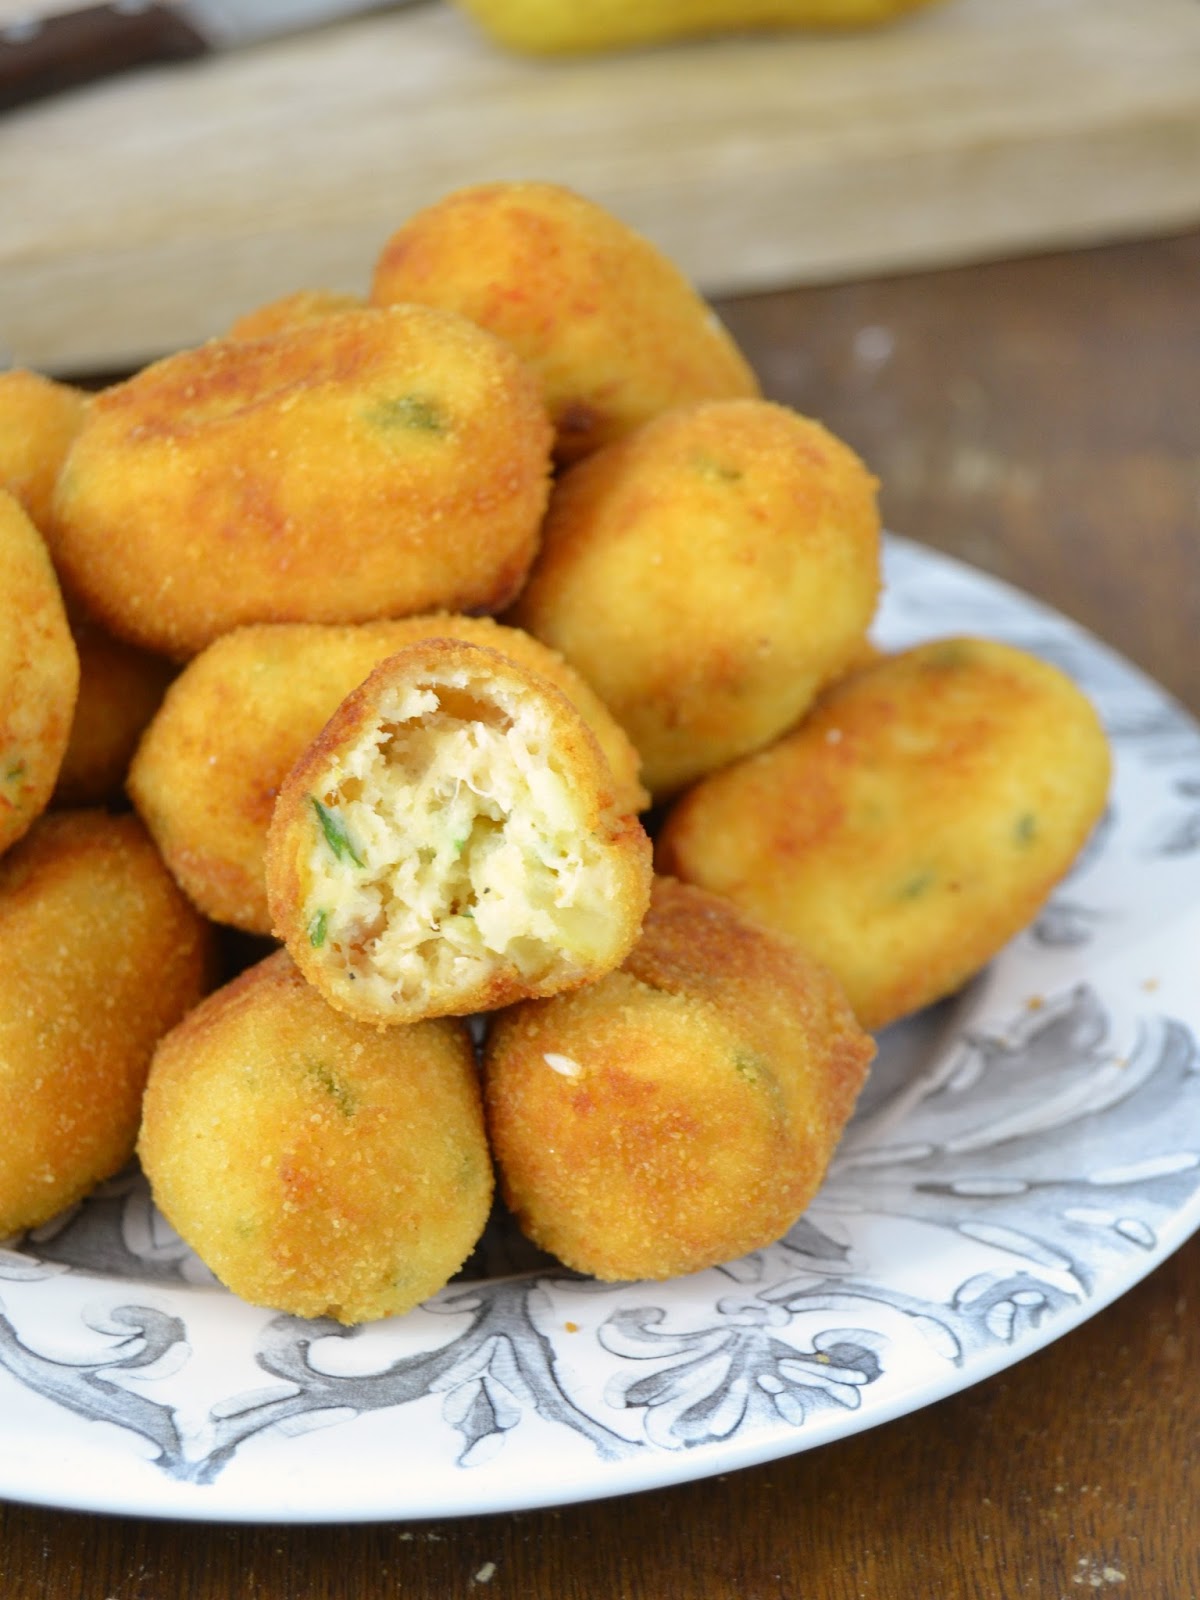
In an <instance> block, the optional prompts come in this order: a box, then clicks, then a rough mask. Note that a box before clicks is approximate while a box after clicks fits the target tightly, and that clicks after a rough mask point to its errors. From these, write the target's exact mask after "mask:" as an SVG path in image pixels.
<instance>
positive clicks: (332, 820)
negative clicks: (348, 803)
mask: <svg viewBox="0 0 1200 1600" xmlns="http://www.w3.org/2000/svg"><path fill="white" fill-rule="evenodd" d="M309 798H310V799H311V800H312V803H313V808H314V810H315V811H316V813H317V820H318V821H319V822H320V824H321V832H322V833H323V834H324V835H325V843H326V844H327V845H328V846H329V848H330V849H331V850H332V851H333V853H334V855H335V856H336V857H337V858H338V860H339V861H353V863H354V865H355V866H356V867H361V866H362V865H363V861H362V857H361V856H360V855H359V853H358V851H357V850H356V849H355V848H354V846H353V845H352V844H351V843H350V835H349V834H348V833H347V832H346V824H345V823H344V822H343V821H342V819H341V817H339V816H338V814H337V812H336V811H331V810H330V809H329V807H328V806H324V805H322V804H321V802H320V801H319V800H318V799H317V797H316V795H315V794H314V795H310V796H309Z"/></svg>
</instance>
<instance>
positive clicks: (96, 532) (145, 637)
mask: <svg viewBox="0 0 1200 1600" xmlns="http://www.w3.org/2000/svg"><path fill="white" fill-rule="evenodd" d="M550 440H551V430H550V424H549V422H548V420H547V417H546V414H545V409H544V407H543V406H542V403H541V400H540V398H539V396H538V393H537V386H536V384H535V382H534V380H533V378H532V377H531V376H530V374H529V373H528V372H527V371H526V370H525V369H524V367H523V366H522V365H521V363H520V362H519V361H518V360H517V358H516V357H515V356H514V355H513V353H512V352H511V351H510V350H509V349H508V348H507V346H505V345H504V344H502V343H501V341H500V340H499V339H496V338H494V337H493V336H492V335H491V334H489V333H485V332H483V331H482V330H481V329H479V328H476V327H474V326H472V324H471V323H469V322H467V321H465V320H464V319H463V318H461V317H456V316H454V315H453V314H451V313H450V312H443V311H437V310H433V309H431V308H430V307H427V306H396V307H393V308H391V309H389V310H377V309H364V310H362V311H345V312H341V313H337V314H333V315H329V316H324V317H320V318H317V319H315V320H312V321H309V322H306V323H302V324H299V325H296V326H293V327H290V328H287V329H285V330H283V331H281V332H279V333H277V334H275V335H273V336H272V337H270V338H262V339H254V340H245V341H243V340H237V339H215V340H213V341H211V342H210V343H209V344H206V345H203V346H202V347H201V348H200V349H198V350H188V351H184V352H182V353H181V354H179V355H175V356H170V357H168V358H167V359H166V360H164V361H160V362H157V363H156V364H155V365H153V366H150V367H147V368H145V369H144V370H143V371H142V372H140V373H138V374H136V376H134V377H133V378H130V379H129V380H128V382H126V383H122V384H117V385H115V386H114V387H113V388H111V389H108V390H105V391H104V392H103V393H102V394H100V395H98V396H97V397H96V398H95V400H94V401H93V402H92V404H91V405H90V406H89V408H88V412H87V416H86V419H85V421H84V425H83V427H82V429H81V430H80V432H79V434H78V435H77V437H76V439H75V442H74V444H73V446H72V448H71V451H70V453H69V454H68V456H67V460H66V462H65V464H64V467H63V470H62V473H61V474H60V476H59V480H58V487H57V490H56V493H55V502H54V513H53V516H54V529H53V546H54V553H55V560H56V562H57V563H58V564H59V566H60V568H61V569H62V571H63V572H64V574H65V577H66V580H67V582H68V583H69V585H70V587H71V589H72V592H73V593H77V594H78V595H79V596H80V598H81V599H82V601H83V602H84V603H85V604H86V606H87V608H88V610H89V611H90V612H91V613H92V614H93V615H94V616H95V617H96V619H97V620H99V621H100V622H102V623H103V624H104V625H105V626H107V627H108V628H109V629H110V630H111V631H112V632H113V633H115V634H117V635H118V636H120V637H122V638H126V639H129V640H130V641H131V642H132V643H134V644H140V645H142V646H144V647H145V648H147V649H149V650H156V651H160V652H161V653H163V654H165V655H169V656H172V657H175V658H181V659H182V658H186V657H188V656H192V655H195V654H196V653H197V652H198V651H199V650H201V649H203V648H204V646H205V645H206V644H209V643H210V642H211V641H212V640H213V639H214V638H216V637H218V636H219V635H220V634H222V633H226V632H228V631H229V630H230V629H231V628H233V627H236V626H237V625H239V624H241V623H246V622H291V621H304V622H360V621H365V620H367V619H370V618H375V617H388V616H406V615H409V614H413V613H416V612H420V611H428V610H432V609H438V608H444V609H447V610H472V609H479V610H485V611H490V610H497V609H499V608H500V607H502V606H503V605H505V604H507V603H508V602H509V601H510V600H511V599H512V598H513V597H514V595H515V594H516V592H517V590H518V588H519V587H520V585H521V583H522V581H523V579H524V577H525V573H526V571H527V569H528V567H529V564H530V562H531V560H532V558H533V555H534V552H535V550H536V547H537V539H538V529H539V526H540V523H541V519H542V514H543V511H544V508H545V503H546V496H547V492H548V481H549V477H548V475H549V460H550V456H549V451H550Z"/></svg>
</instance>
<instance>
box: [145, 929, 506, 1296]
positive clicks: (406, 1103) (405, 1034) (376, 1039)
mask: <svg viewBox="0 0 1200 1600" xmlns="http://www.w3.org/2000/svg"><path fill="white" fill-rule="evenodd" d="M138 1154H139V1156H140V1157H141V1162H142V1166H143V1168H144V1169H145V1172H146V1174H147V1176H148V1178H149V1179H150V1185H151V1190H152V1192H153V1195H154V1200H155V1202H156V1204H157V1205H158V1206H159V1208H160V1210H161V1211H162V1212H163V1213H164V1215H165V1216H166V1217H167V1218H168V1219H169V1221H170V1222H171V1224H172V1226H173V1227H174V1228H175V1229H176V1230H177V1232H178V1233H179V1234H180V1235H181V1236H182V1237H183V1238H184V1239H185V1240H186V1241H187V1242H188V1244H190V1245H191V1247H192V1249H193V1250H195V1252H196V1254H197V1255H198V1256H200V1258H201V1260H202V1261H204V1262H205V1264H206V1265H207V1266H208V1267H209V1268H211V1270H212V1271H213V1272H215V1273H216V1275H217V1277H218V1278H220V1280H221V1281H222V1283H224V1284H225V1285H226V1286H227V1287H228V1288H230V1289H232V1290H233V1292H234V1293H235V1294H237V1295H240V1296H241V1297H242V1299H244V1300H249V1301H251V1302H253V1303H254V1304H256V1305H265V1306H271V1307H273V1308H274V1309H275V1310H278V1311H287V1312H290V1313H291V1314H292V1315H293V1316H299V1317H322V1316H329V1317H336V1318H337V1319H338V1320H339V1321H340V1322H345V1323H353V1322H367V1321H371V1320H373V1319H375V1318H378V1317H388V1316H395V1315H398V1314H399V1313H401V1312H404V1311H408V1310H410V1309H411V1308H412V1307H413V1306H415V1305H417V1304H418V1303H419V1302H420V1301H422V1300H425V1299H427V1298H428V1297H429V1296H430V1295H432V1294H434V1293H436V1291H437V1290H438V1289H440V1288H441V1287H442V1286H443V1285H444V1284H445V1283H446V1282H447V1281H448V1280H449V1279H450V1278H451V1277H452V1276H453V1274H454V1273H455V1272H456V1271H457V1270H458V1268H459V1267H460V1266H461V1265H462V1264H463V1262H464V1261H465V1260H466V1258H467V1256H468V1255H469V1254H470V1253H471V1250H472V1249H473V1247H474V1245H475V1242H476V1240H477V1239H478V1238H479V1235H480V1234H481V1233H482V1231H483V1227H484V1224H485V1222H486V1221H487V1217H488V1210H489V1207H490V1204H491V1197H492V1166H491V1159H490V1156H489V1154H488V1147H487V1139H486V1137H485V1134H484V1129H483V1115H482V1111H481V1109H480V1103H479V1083H478V1077H477V1073H476V1068H475V1060H474V1052H473V1049H472V1046H471V1041H470V1037H469V1035H468V1032H467V1029H466V1027H465V1025H464V1024H463V1023H461V1022H458V1021H453V1020H448V1019H439V1020H437V1021H431V1022H419V1023H415V1024H414V1025H413V1026H412V1027H409V1028H389V1029H386V1030H381V1029H376V1028H370V1027H367V1026H366V1025H364V1024H363V1023H361V1022H355V1021H352V1020H351V1019H350V1018H348V1017H343V1016H339V1014H338V1013H337V1012H336V1011H334V1010H332V1009H331V1008H330V1007H329V1006H327V1005H326V1004H325V1002H324V1001H323V1000H322V999H321V997H320V995H319V994H317V992H316V990H315V989H313V988H311V987H310V986H309V985H308V984H307V983H305V981H304V979H303V978H302V977H301V976H300V975H299V973H298V972H297V971H296V969H295V967H294V966H293V964H292V962H291V961H290V960H289V958H288V956H287V954H286V952H285V951H278V952H276V954H275V955H273V956H269V957H268V958H267V959H266V960H265V961H262V962H260V963H259V964H258V965H257V966H255V967H252V968H250V969H249V970H248V971H247V972H244V973H243V974H242V975H241V976H240V977H239V978H236V979H234V981H233V982H232V983H230V984H227V985H226V986H225V987H224V988H223V989H219V990H217V991H216V993H215V994H213V995H210V996H209V998H208V999H207V1000H206V1001H205V1002H204V1004H203V1005H201V1006H199V1007H198V1008H197V1009H196V1010H195V1011H193V1012H192V1014H191V1015H190V1016H189V1017H188V1018H186V1019H185V1021H184V1022H183V1023H181V1024H180V1026H179V1027H178V1028H176V1029H175V1030H174V1032H173V1033H171V1034H170V1035H168V1037H167V1038H166V1039H164V1040H163V1042H162V1044H161V1045H160V1046H159V1048H158V1051H157V1052H156V1054H155V1057H154V1065H153V1067H152V1069H151V1073H150V1082H149V1084H148V1086H147V1090H146V1099H145V1113H144V1117H143V1121H142V1131H141V1136H140V1139H139V1142H138Z"/></svg>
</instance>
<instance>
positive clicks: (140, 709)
mask: <svg viewBox="0 0 1200 1600" xmlns="http://www.w3.org/2000/svg"><path fill="white" fill-rule="evenodd" d="M71 636H72V638H73V639H74V641H75V649H76V651H77V652H78V655H79V695H78V698H77V699H76V701H75V715H74V717H73V718H72V721H71V732H70V735H69V737H68V739H67V748H66V750H65V751H64V752H63V758H62V765H61V766H60V767H59V770H58V780H57V782H56V783H55V786H54V794H53V797H52V800H51V804H53V805H56V806H75V807H78V806H96V805H105V804H108V803H110V802H119V801H120V799H121V796H122V792H123V790H124V786H125V778H126V775H127V773H128V771H129V764H130V762H131V761H132V760H133V753H134V751H135V750H136V749H137V745H138V740H139V739H140V738H141V736H142V733H143V731H144V730H145V728H146V726H147V724H148V723H149V721H150V719H151V718H152V717H153V716H154V714H155V712H156V711H157V710H158V708H159V706H160V705H161V703H162V697H163V695H164V694H165V692H166V688H167V685H168V683H170V681H171V679H172V677H173V676H174V671H175V669H174V667H173V665H172V663H171V662H169V661H167V660H166V659H165V658H164V657H162V656H156V655H152V654H151V653H150V652H149V651H147V650H139V649H138V648H137V646H136V645H132V644H126V643H125V642H124V640H123V639H114V638H113V636H112V635H111V634H110V633H107V632H106V631H105V630H104V629H103V628H101V627H98V626H97V625H96V624H95V623H92V622H88V621H87V620H86V619H84V618H82V617H73V618H72V619H71Z"/></svg>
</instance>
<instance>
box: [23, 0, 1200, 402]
mask: <svg viewBox="0 0 1200 1600" xmlns="http://www.w3.org/2000/svg"><path fill="white" fill-rule="evenodd" d="M488 177H544V178H551V179H555V180H558V181H561V182H565V183H569V184H572V185H573V186H575V187H577V188H579V189H581V190H582V191H583V192H584V193H586V194H588V195H589V196H591V197H592V198H593V199H596V200H598V201H600V202H601V203H602V204H606V205H608V206H610V207H611V208H612V209H613V210H615V211H616V212H617V213H618V215H621V216H623V217H624V218H625V219H626V220H628V221H629V222H631V223H632V224H633V225H634V226H635V227H638V228H640V229H642V230H643V231H644V232H646V233H647V234H649V235H650V236H651V237H652V238H654V239H655V240H656V241H657V242H658V243H659V244H661V245H662V246H663V247H664V248H665V249H666V250H667V251H668V253H669V254H671V255H672V256H673V257H674V258H675V259H676V260H677V261H678V262H679V264H680V265H681V266H682V267H683V268H684V270H685V271H686V272H687V273H688V274H689V275H690V276H691V277H693V278H694V279H695V280H696V281H697V282H698V283H699V284H700V286H701V287H702V288H703V289H705V290H706V291H707V292H709V293H712V294H722V293H730V292H733V291H743V290H747V289H759V288H764V287H771V286H777V285H786V284H790V283H798V282H814V281H819V280H830V279H837V278H841V277H850V276H855V275H863V274H874V273H878V272H883V271H887V270H890V269H894V268H898V267H912V266H926V265H934V264H941V263H946V262H954V261H965V260H972V259H983V258H987V257H993V256H998V255H1005V254H1009V253H1015V252H1017V251H1019V250H1024V249H1027V248H1029V247H1043V246H1048V245H1053V244H1061V243H1067V242H1085V241H1092V240H1099V239H1105V238H1115V237H1120V236H1128V235H1137V234H1148V233H1152V232H1158V231H1166V230H1169V229H1171V228H1174V227H1177V226H1180V225H1184V224H1187V223H1189V222H1191V221H1195V220H1200V5H1197V4H1196V0H951V3H950V4H947V5H945V6H944V7H941V8H935V9H933V10H931V11H929V12H925V13H921V14H919V15H916V16H914V17H911V18H909V19H906V20H905V21H904V22H903V23H901V24H899V25H896V26H894V27H891V28H888V29H885V30H882V31H877V32H871V33H866V34H857V35H854V36H851V37H813V36H800V35H775V36H771V37H738V38H729V39H724V40H719V41H706V42H701V43H696V44H682V45H674V46H670V47H664V48H662V49H658V50H648V51H641V52H635V53H631V54H627V55H622V56H611V57H607V58H603V59H587V60H582V61H561V62H554V61H545V62H538V61H532V60H524V59H520V58H517V57H515V56H510V55H506V54H504V53H503V52H502V51H500V50H499V48H498V47H495V46H493V45H492V44H490V43H489V42H488V41H487V40H486V39H485V38H484V37H483V36H482V35H480V34H479V32H478V31H477V30H476V29H474V28H473V27H472V25H471V24H470V23H469V22H468V21H467V19H465V18H464V17H462V16H460V15H459V14H457V13H456V12H454V11H452V10H451V9H449V8H448V7H446V6H442V5H418V6H415V7H413V8H412V9H411V10H407V9H402V10H399V11H396V12H392V13H389V14H386V15H382V16H375V17H369V18H364V19H360V20H357V21H354V22H351V23H344V24H340V25H338V26H336V27H332V28H327V29H324V30H321V31H318V32H315V33H310V34H306V35H303V36H299V37H296V38H293V39H289V40H285V41H276V42H275V43H273V44H271V45H270V46H265V47H262V48H259V49H254V50H247V51H244V52H241V53H238V54H234V55H230V56H227V57H222V58H219V59H216V60H212V61H207V62H201V63H189V64H185V65H180V66H177V67H173V68H164V69H161V70H156V71H150V72H142V73H138V74H134V75H130V76H128V77H125V78H123V79H120V80H115V81H113V82H110V83H108V84H105V85H101V86H99V87H96V88H93V89H88V90H81V91H77V92H76V93H74V94H72V95H67V96H63V97H61V98H60V99H58V100H55V101H49V102H45V103H43V104H40V105H38V106H35V107H30V108H27V109H25V110H22V111H20V112H17V113H12V114H10V115H9V116H8V117H7V118H6V119H5V120H4V122H3V124H2V125H0V364H3V362H4V360H5V359H8V360H13V361H17V362H20V363H22V364H26V365H31V366H35V367H41V368H43V369H45V370H48V371H67V370H71V371H75V372H77V373H78V372H82V371H85V370H103V369H108V368H117V367H123V366H131V365H134V364H136V363H139V362H141V361H142V360H144V359H146V358H147V357H149V356H152V355H157V354H161V353H162V352H163V351H166V350H170V349H173V348H176V347H178V346H180V345H183V344H188V343H193V342H195V341H197V340H199V339H202V338H205V337H207V336H209V335H210V334H212V333H214V332H217V331H219V330H220V329H221V328H222V327H223V326H224V325H225V324H226V323H227V322H228V321H229V320H230V319H231V318H232V317H233V316H235V315H236V314H238V313H239V312H240V311H242V310H244V309H246V308H248V307H249V306H251V305H253V304H256V303H258V302H260V301H262V300H266V299H270V298H272V297H273V296H275V295H276V294H279V293H283V292H285V291H288V290H291V289H294V288H298V287H309V286H318V285H323V286H328V287H332V288H344V289H350V290H363V289H365V287H366V284H367V281H368V278H369V274H370V268H371V264H372V262H373V260H374V258H375V256H376V254H377V252H378V250H379V248H380V246H381V245H382V243H383V241H384V239H385V238H386V237H387V235H388V234H389V233H390V232H391V231H392V229H393V228H395V227H396V226H397V225H398V224H399V222H400V221H401V220H402V219H403V218H404V217H405V216H406V215H407V214H408V213H409V212H410V211H412V210H414V209H415V208H416V207H418V206H420V205H423V204H425V203H427V202H428V201H430V200H432V199H435V198H436V197H437V196H439V195H440V194H442V193H444V192H446V191H447V190H448V189H451V188H454V187H457V186H458V185H460V184H464V183H468V182H474V181H477V180H479V179H483V178H488Z"/></svg>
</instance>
